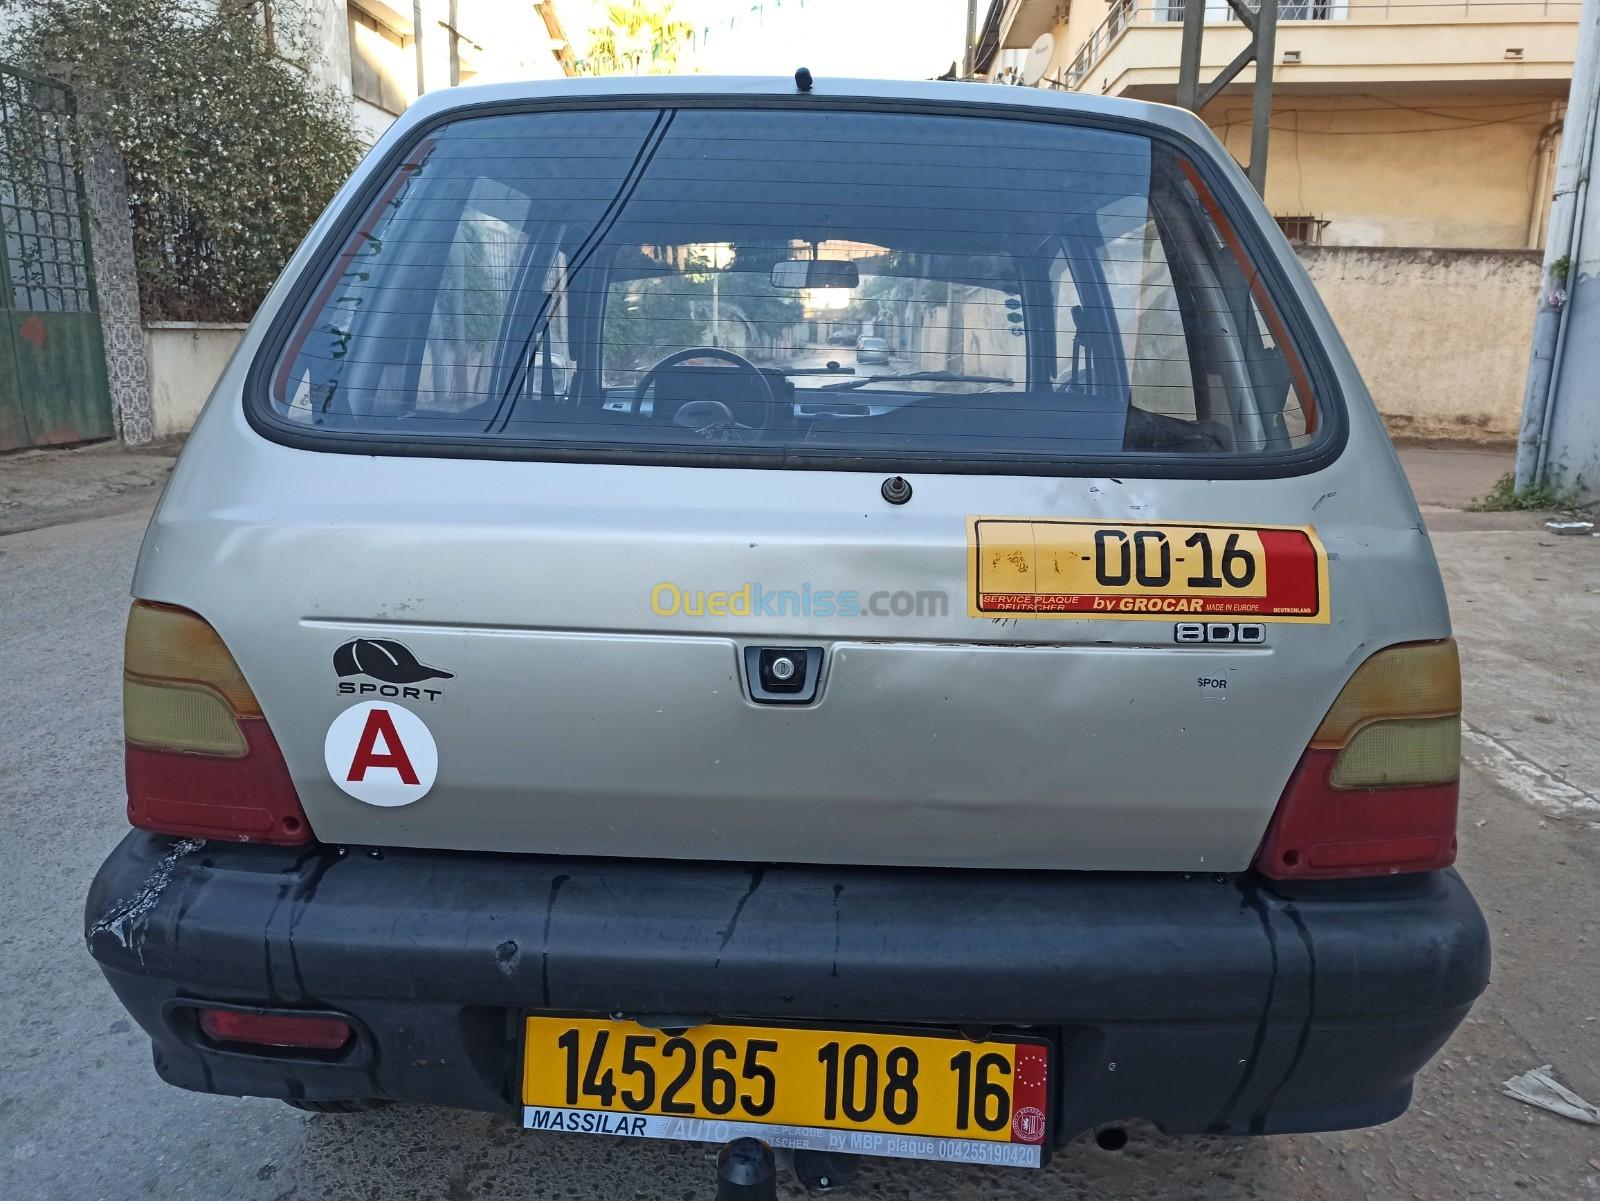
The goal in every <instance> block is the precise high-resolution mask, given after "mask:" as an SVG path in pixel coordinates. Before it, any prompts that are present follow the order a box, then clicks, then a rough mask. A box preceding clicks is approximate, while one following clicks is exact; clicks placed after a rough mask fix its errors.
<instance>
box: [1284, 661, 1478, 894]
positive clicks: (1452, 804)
mask: <svg viewBox="0 0 1600 1201" xmlns="http://www.w3.org/2000/svg"><path fill="white" fill-rule="evenodd" d="M1460 776H1461V664H1460V659H1459V657H1458V655H1457V652H1456V644H1455V640H1454V639H1450V638H1447V639H1445V640H1444V641H1442V642H1416V643H1408V644H1406V645H1404V646H1392V647H1389V648H1388V649H1387V650H1382V651H1379V652H1378V653H1377V654H1375V655H1373V656H1372V657H1371V658H1370V659H1368V660H1367V661H1366V662H1365V663H1363V664H1362V665H1361V666H1360V667H1359V668H1358V669H1357V670H1356V674H1355V675H1354V676H1352V677H1351V678H1350V682H1349V683H1348V684H1346V685H1345V686H1344V689H1343V690H1342V691H1341V692H1340V693H1339V696H1338V699H1337V700H1335V701H1334V703H1333V707H1332V708H1331V709H1329V710H1328V715H1327V716H1326V717H1325V718H1323V720H1322V725H1320V726H1319V727H1318V728H1317V732H1316V734H1315V735H1314V736H1313V737H1312V739H1311V744H1310V746H1308V747H1307V748H1306V752H1305V754H1304V755H1303V756H1301V759H1300V763H1299V766H1297V767H1296V768H1295V771H1294V775H1293V776H1292V777H1291V778H1290V780H1289V785H1288V787H1287V788H1285V789H1284V792H1283V797H1282V799H1281V800H1279V802H1278V811H1277V813H1276V814H1274V815H1273V818H1272V824H1271V826H1269V827H1268V829H1267V836H1266V838H1265V839H1264V840H1263V841H1262V843H1261V849H1260V850H1259V851H1257V852H1256V859H1255V868H1256V870H1257V871H1258V872H1260V873H1261V874H1262V875H1264V876H1271V877H1273V878H1275V879H1279V880H1305V879H1330V878H1335V877H1346V876H1379V875H1394V874H1398V873H1401V872H1421V871H1432V870H1434V869H1436V868H1441V867H1449V866H1450V864H1452V863H1454V862H1455V858H1456V803H1457V800H1458V798H1459V793H1460Z"/></svg>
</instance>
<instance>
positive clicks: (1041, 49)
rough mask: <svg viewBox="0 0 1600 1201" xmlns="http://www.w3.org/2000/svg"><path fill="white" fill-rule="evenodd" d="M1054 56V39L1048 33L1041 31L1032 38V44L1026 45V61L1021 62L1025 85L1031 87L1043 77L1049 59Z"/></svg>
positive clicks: (1048, 64)
mask: <svg viewBox="0 0 1600 1201" xmlns="http://www.w3.org/2000/svg"><path fill="white" fill-rule="evenodd" d="M1055 56H1056V40H1055V39H1054V38H1053V37H1051V36H1050V35H1049V34H1048V33H1041V34H1040V35H1039V36H1038V37H1036V38H1034V39H1033V45H1031V46H1029V47H1028V58H1027V61H1026V62H1024V63H1023V64H1022V82H1023V83H1024V84H1025V85H1026V86H1027V87H1030V88H1031V87H1033V86H1034V84H1036V83H1038V82H1039V81H1040V80H1041V79H1043V78H1044V73H1045V71H1046V69H1047V68H1048V67H1049V66H1050V60H1051V59H1052V58H1054V57H1055Z"/></svg>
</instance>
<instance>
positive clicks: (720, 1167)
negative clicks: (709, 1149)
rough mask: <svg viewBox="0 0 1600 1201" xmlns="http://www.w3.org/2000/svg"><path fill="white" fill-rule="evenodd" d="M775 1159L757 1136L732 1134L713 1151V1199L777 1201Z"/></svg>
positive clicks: (727, 1200)
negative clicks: (718, 1149) (740, 1136)
mask: <svg viewBox="0 0 1600 1201" xmlns="http://www.w3.org/2000/svg"><path fill="white" fill-rule="evenodd" d="M777 1199H778V1162H777V1160H776V1159H775V1158H773V1154H772V1148H771V1147H769V1146H767V1144H766V1143H764V1142H762V1141H761V1140H760V1139H758V1138H736V1139H734V1140H733V1141H732V1142H731V1143H724V1144H723V1147H722V1150H720V1151H718V1152H717V1201H777Z"/></svg>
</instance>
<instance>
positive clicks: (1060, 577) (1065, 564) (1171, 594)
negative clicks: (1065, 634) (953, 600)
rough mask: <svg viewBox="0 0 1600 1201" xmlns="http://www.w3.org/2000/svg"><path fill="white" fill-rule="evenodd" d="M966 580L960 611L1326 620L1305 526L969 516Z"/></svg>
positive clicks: (1316, 546)
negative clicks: (965, 589) (965, 602)
mask: <svg viewBox="0 0 1600 1201" xmlns="http://www.w3.org/2000/svg"><path fill="white" fill-rule="evenodd" d="M967 582H968V589H969V591H968V597H967V613H968V615H969V616H971V617H1062V618H1103V619H1110V620H1118V621H1128V620H1132V621H1141V620H1142V621H1178V620H1183V619H1184V618H1186V617H1187V618H1195V617H1211V618H1218V619H1221V618H1232V619H1239V618H1248V619H1249V620H1251V621H1289V622H1321V623H1326V622H1328V621H1329V620H1330V617H1329V609H1328V556H1327V551H1326V550H1324V548H1323V546H1322V542H1321V541H1320V540H1319V539H1318V538H1317V534H1316V531H1315V530H1314V529H1312V528H1311V527H1310V526H1243V525H1221V524H1206V525H1177V524H1174V525H1165V524H1159V525H1158V524H1154V523H1149V522H1137V521H1113V522H1101V521H1088V520H1079V519H1067V518H1045V517H969V518H968V519H967Z"/></svg>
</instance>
